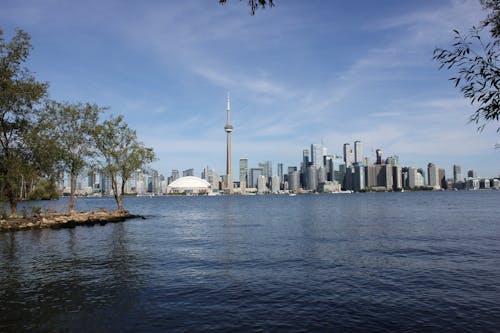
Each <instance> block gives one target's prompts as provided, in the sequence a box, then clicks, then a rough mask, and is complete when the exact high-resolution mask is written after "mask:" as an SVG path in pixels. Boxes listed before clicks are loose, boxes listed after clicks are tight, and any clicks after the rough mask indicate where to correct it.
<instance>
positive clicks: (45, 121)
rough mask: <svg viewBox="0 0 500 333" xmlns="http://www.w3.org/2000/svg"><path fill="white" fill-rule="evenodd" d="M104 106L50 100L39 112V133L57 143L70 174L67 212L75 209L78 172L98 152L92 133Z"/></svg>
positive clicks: (64, 168)
mask: <svg viewBox="0 0 500 333" xmlns="http://www.w3.org/2000/svg"><path fill="white" fill-rule="evenodd" d="M103 110H104V109H103V108H101V107H99V106H97V105H95V104H89V103H86V104H82V103H78V104H70V103H67V102H64V103H59V102H55V101H49V102H48V103H47V104H46V107H45V109H44V110H43V111H42V112H41V114H40V125H39V127H38V128H39V133H40V135H46V136H47V137H50V138H51V139H52V140H54V141H55V142H56V143H57V147H58V152H57V155H58V157H59V161H60V168H61V169H62V170H64V171H66V172H68V173H69V175H70V201H69V205H68V211H69V212H72V211H74V208H75V190H76V180H77V177H78V175H79V174H80V173H81V172H82V171H83V169H84V168H85V167H86V166H87V165H88V163H89V159H90V158H91V157H93V156H94V155H95V153H96V151H95V142H94V136H93V132H94V130H95V128H96V126H97V123H98V120H99V114H100V113H101V112H102V111H103Z"/></svg>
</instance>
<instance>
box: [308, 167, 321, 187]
mask: <svg viewBox="0 0 500 333" xmlns="http://www.w3.org/2000/svg"><path fill="white" fill-rule="evenodd" d="M317 189H318V169H317V168H316V166H314V165H310V166H308V167H307V173H306V190H308V191H316V190H317Z"/></svg>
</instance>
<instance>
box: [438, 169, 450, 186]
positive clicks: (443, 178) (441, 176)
mask: <svg viewBox="0 0 500 333" xmlns="http://www.w3.org/2000/svg"><path fill="white" fill-rule="evenodd" d="M438 184H439V187H441V188H443V189H447V188H448V184H447V182H446V174H445V171H444V169H443V168H438Z"/></svg>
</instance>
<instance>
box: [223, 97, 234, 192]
mask: <svg viewBox="0 0 500 333" xmlns="http://www.w3.org/2000/svg"><path fill="white" fill-rule="evenodd" d="M224 129H225V130H226V145H227V153H226V181H227V190H228V192H229V193H230V194H231V193H233V171H232V167H231V132H232V131H233V126H231V106H230V101H229V93H227V123H226V126H224Z"/></svg>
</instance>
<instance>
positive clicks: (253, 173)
mask: <svg viewBox="0 0 500 333" xmlns="http://www.w3.org/2000/svg"><path fill="white" fill-rule="evenodd" d="M263 173H264V170H263V169H262V168H251V169H250V177H248V183H249V185H248V187H251V188H256V187H257V181H258V179H259V176H262V175H263Z"/></svg>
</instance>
